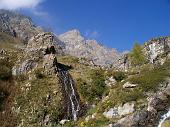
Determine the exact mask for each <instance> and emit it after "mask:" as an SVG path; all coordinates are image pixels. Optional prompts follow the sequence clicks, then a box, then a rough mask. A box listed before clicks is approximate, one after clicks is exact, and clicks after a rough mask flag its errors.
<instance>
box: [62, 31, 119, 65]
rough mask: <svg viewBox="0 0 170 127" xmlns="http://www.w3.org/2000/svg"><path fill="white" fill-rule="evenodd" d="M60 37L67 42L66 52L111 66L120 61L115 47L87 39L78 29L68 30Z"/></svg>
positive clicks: (96, 63)
mask: <svg viewBox="0 0 170 127" xmlns="http://www.w3.org/2000/svg"><path fill="white" fill-rule="evenodd" d="M59 39H60V40H61V41H63V42H64V43H65V50H64V52H65V53H66V54H70V55H72V56H76V57H79V58H83V57H84V58H87V59H89V60H92V61H93V62H94V64H95V65H99V66H108V67H110V66H111V65H112V64H113V63H114V62H116V61H118V59H119V55H120V54H119V53H118V52H117V51H116V50H115V49H109V48H106V47H104V46H102V45H99V43H98V42H97V41H96V40H86V39H85V38H84V37H82V36H81V34H80V32H79V31H78V30H72V31H68V32H66V33H64V34H62V35H59Z"/></svg>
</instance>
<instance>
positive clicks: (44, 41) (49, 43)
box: [13, 32, 62, 75]
mask: <svg viewBox="0 0 170 127" xmlns="http://www.w3.org/2000/svg"><path fill="white" fill-rule="evenodd" d="M57 43H60V41H57V40H56V39H55V36H54V35H53V34H52V33H44V32H43V33H40V34H38V35H36V36H34V37H32V38H31V39H30V40H29V42H28V44H27V47H26V49H25V51H24V53H25V55H24V58H23V60H19V61H18V62H17V64H16V66H14V67H13V75H18V74H25V73H28V72H30V71H32V70H34V68H36V67H38V66H40V65H41V64H40V63H41V62H42V63H43V64H42V65H43V66H42V65H41V66H42V68H44V73H46V74H54V72H55V66H54V65H56V64H57V58H56V55H58V54H61V53H62V49H61V47H60V45H59V44H57Z"/></svg>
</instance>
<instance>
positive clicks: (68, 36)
mask: <svg viewBox="0 0 170 127" xmlns="http://www.w3.org/2000/svg"><path fill="white" fill-rule="evenodd" d="M59 38H60V39H61V40H62V41H64V42H71V43H76V42H77V43H78V42H82V41H83V40H84V37H82V36H81V34H80V31H79V30H77V29H73V30H70V31H68V32H66V33H64V34H61V35H59Z"/></svg>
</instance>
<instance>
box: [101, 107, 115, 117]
mask: <svg viewBox="0 0 170 127" xmlns="http://www.w3.org/2000/svg"><path fill="white" fill-rule="evenodd" d="M103 115H104V116H105V117H106V118H108V119H111V118H113V117H114V116H117V115H118V111H117V109H116V108H110V109H109V110H108V111H105V112H104V113H103Z"/></svg>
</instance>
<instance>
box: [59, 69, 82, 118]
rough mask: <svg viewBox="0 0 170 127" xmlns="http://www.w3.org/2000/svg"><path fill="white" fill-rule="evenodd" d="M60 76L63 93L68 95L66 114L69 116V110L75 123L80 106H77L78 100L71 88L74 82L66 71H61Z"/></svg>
mask: <svg viewBox="0 0 170 127" xmlns="http://www.w3.org/2000/svg"><path fill="white" fill-rule="evenodd" d="M60 74H61V77H62V79H63V85H64V89H65V92H66V94H67V95H68V97H69V100H70V105H68V114H70V113H69V112H70V110H71V115H72V118H73V120H74V121H76V120H77V116H78V112H79V111H80V105H79V101H78V98H77V96H76V93H75V89H74V86H73V85H74V81H73V79H72V78H71V76H70V75H69V74H68V72H67V71H61V72H60Z"/></svg>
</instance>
